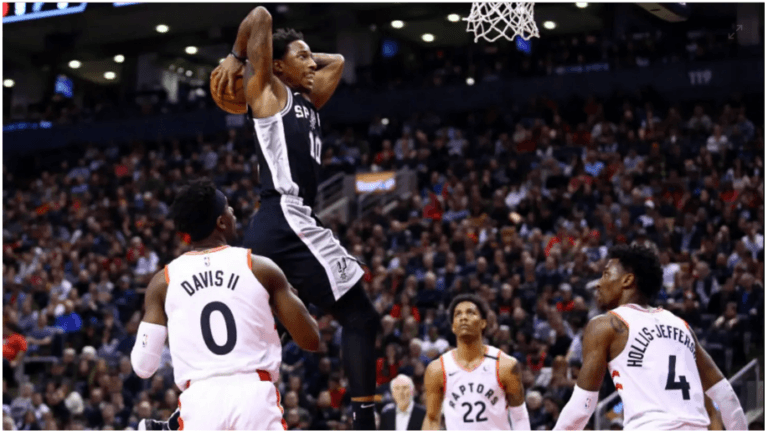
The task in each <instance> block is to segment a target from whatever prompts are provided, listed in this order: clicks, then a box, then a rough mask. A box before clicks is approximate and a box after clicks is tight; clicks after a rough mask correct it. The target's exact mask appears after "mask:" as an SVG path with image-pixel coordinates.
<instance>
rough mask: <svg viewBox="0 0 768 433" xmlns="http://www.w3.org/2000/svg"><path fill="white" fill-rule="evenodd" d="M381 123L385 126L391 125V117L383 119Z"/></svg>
mask: <svg viewBox="0 0 768 433" xmlns="http://www.w3.org/2000/svg"><path fill="white" fill-rule="evenodd" d="M381 124H382V125H384V126H387V125H389V119H387V118H386V117H385V118H383V119H381Z"/></svg>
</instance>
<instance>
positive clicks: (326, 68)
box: [309, 53, 344, 110]
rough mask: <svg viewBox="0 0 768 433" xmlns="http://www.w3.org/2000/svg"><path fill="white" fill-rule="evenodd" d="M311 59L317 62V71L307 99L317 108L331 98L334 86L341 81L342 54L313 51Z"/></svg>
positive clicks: (342, 68) (342, 70) (342, 69)
mask: <svg viewBox="0 0 768 433" xmlns="http://www.w3.org/2000/svg"><path fill="white" fill-rule="evenodd" d="M312 59H313V60H314V61H315V63H317V72H316V74H315V86H314V87H313V88H312V93H310V95H309V99H310V100H311V101H312V104H314V106H315V108H317V109H318V110H319V109H320V108H321V107H322V106H323V105H325V103H326V102H328V100H329V99H331V96H333V92H335V91H336V87H338V86H339V82H340V81H341V74H342V72H344V56H342V55H341V54H323V53H313V54H312Z"/></svg>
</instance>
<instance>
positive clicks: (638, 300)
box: [619, 293, 651, 309]
mask: <svg viewBox="0 0 768 433" xmlns="http://www.w3.org/2000/svg"><path fill="white" fill-rule="evenodd" d="M627 304H635V305H637V306H639V307H642V308H646V309H648V308H651V306H650V305H649V303H648V301H647V300H645V299H643V298H642V297H641V296H640V295H638V294H636V293H630V294H627V296H626V299H622V300H621V301H620V302H619V306H621V305H627Z"/></svg>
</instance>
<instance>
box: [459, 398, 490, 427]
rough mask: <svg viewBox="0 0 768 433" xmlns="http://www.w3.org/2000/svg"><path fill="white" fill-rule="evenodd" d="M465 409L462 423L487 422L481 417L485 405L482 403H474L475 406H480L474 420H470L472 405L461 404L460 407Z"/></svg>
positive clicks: (486, 419) (485, 418)
mask: <svg viewBox="0 0 768 433" xmlns="http://www.w3.org/2000/svg"><path fill="white" fill-rule="evenodd" d="M465 406H466V407H467V412H466V413H464V422H483V421H488V418H487V417H483V413H484V412H485V403H483V402H482V401H476V402H475V406H480V410H479V411H477V415H475V419H472V403H462V404H461V407H465Z"/></svg>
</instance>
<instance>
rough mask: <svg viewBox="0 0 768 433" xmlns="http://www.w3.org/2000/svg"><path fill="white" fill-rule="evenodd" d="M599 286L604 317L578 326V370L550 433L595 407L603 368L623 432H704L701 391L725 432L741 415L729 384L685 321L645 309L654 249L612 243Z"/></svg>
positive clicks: (652, 289) (652, 285)
mask: <svg viewBox="0 0 768 433" xmlns="http://www.w3.org/2000/svg"><path fill="white" fill-rule="evenodd" d="M608 257H609V260H608V263H607V264H606V266H605V270H604V271H603V276H602V278H601V279H600V281H599V283H598V285H597V303H598V306H600V307H601V308H604V309H608V310H610V311H609V312H608V314H604V315H601V316H597V317H595V318H593V319H592V320H590V322H589V323H588V324H587V327H586V329H585V330H584V344H583V346H584V354H583V361H582V363H583V367H582V369H581V372H580V373H579V378H578V381H577V382H576V386H575V387H574V389H573V394H572V395H571V399H570V401H569V402H568V404H567V405H566V406H565V408H563V411H562V413H560V417H559V418H558V420H557V424H556V425H555V430H582V429H583V428H584V427H585V426H586V425H587V422H588V421H589V418H590V417H591V416H592V412H594V410H595V406H596V405H597V398H598V390H599V388H600V385H601V384H602V383H603V377H604V375H605V371H606V368H607V369H608V370H609V371H610V372H611V379H613V382H614V385H615V386H616V389H617V390H618V391H619V396H621V400H622V401H623V402H624V429H625V430H706V429H707V426H708V425H709V423H710V420H709V417H708V415H707V411H706V409H705V406H704V394H705V393H706V395H707V396H709V397H710V398H711V399H712V400H713V401H714V402H715V403H717V405H718V407H719V408H720V413H721V415H722V418H723V424H724V425H725V427H726V428H727V429H728V430H746V429H747V419H746V417H745V416H744V411H743V410H742V408H741V404H740V403H739V400H738V398H737V397H736V394H735V393H734V392H733V388H731V384H730V383H729V382H728V380H727V379H725V378H724V377H723V375H722V373H720V370H719V369H718V368H717V366H716V365H715V363H714V362H713V361H712V358H710V357H709V354H707V352H706V351H705V350H704V349H703V348H702V347H701V346H700V345H699V342H698V340H697V339H696V334H695V333H694V332H693V331H691V328H690V327H689V326H688V324H687V323H686V322H685V321H684V320H682V319H680V318H678V317H677V316H675V315H674V314H672V313H670V312H669V311H666V310H663V309H661V308H651V307H650V306H649V301H650V300H652V299H655V298H656V294H657V293H658V291H659V288H660V287H661V283H662V269H661V265H660V263H659V259H658V257H657V256H656V254H655V253H654V252H653V251H652V250H650V249H648V248H645V247H640V246H633V247H629V246H626V245H621V246H616V247H613V248H612V249H611V250H610V252H609V255H608Z"/></svg>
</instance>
